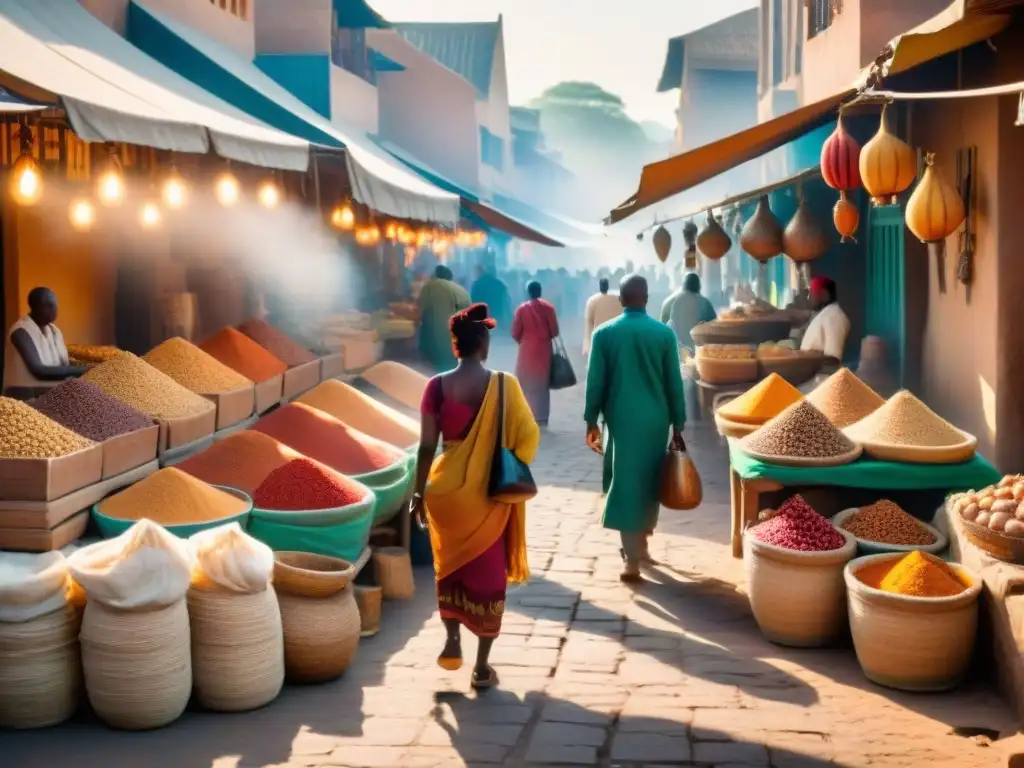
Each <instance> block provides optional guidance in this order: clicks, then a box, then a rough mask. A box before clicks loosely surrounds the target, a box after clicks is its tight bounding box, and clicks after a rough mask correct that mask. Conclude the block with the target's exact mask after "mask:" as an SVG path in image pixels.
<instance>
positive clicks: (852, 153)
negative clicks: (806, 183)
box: [821, 113, 860, 191]
mask: <svg viewBox="0 0 1024 768" xmlns="http://www.w3.org/2000/svg"><path fill="white" fill-rule="evenodd" d="M821 177H822V178H823V179H824V180H825V183H826V184H828V185H829V186H830V187H832V189H838V190H839V191H844V190H851V189H856V188H857V187H859V186H860V144H858V143H857V140H856V139H855V138H853V136H851V135H850V134H849V133H847V131H846V126H844V125H843V115H842V113H840V115H839V121H838V122H837V123H836V129H835V131H833V132H832V135H831V136H829V137H828V139H826V140H825V143H824V144H823V145H822V147H821Z"/></svg>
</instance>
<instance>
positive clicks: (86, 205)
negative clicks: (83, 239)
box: [68, 198, 96, 232]
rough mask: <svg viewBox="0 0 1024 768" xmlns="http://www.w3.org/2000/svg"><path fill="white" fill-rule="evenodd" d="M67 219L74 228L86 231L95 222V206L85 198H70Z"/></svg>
mask: <svg viewBox="0 0 1024 768" xmlns="http://www.w3.org/2000/svg"><path fill="white" fill-rule="evenodd" d="M68 219H69V220H70V221H71V226H72V227H73V228H74V229H76V230H78V231H79V232H88V231H89V230H90V229H92V226H93V224H95V223H96V206H94V205H93V204H92V202H91V201H90V200H86V199H85V198H80V199H78V200H72V201H71V205H69V206H68Z"/></svg>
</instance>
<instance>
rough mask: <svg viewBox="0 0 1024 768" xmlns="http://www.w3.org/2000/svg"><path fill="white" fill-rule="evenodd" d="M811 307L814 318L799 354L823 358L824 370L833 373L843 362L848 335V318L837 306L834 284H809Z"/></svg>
mask: <svg viewBox="0 0 1024 768" xmlns="http://www.w3.org/2000/svg"><path fill="white" fill-rule="evenodd" d="M811 303H812V305H813V307H814V310H815V314H814V317H812V318H811V322H810V323H808V325H807V330H806V331H805V332H804V337H803V340H802V341H801V342H800V349H802V350H817V351H818V352H822V353H823V354H824V355H825V366H824V367H825V369H830V370H836V369H838V367H839V366H840V365H842V361H843V348H844V347H845V346H846V337H847V336H848V335H849V334H850V318H848V317H847V316H846V313H845V312H843V310H842V307H840V306H839V302H838V301H837V294H836V284H835V281H834V280H831V279H830V278H827V277H820V276H819V277H815V278H813V279H812V280H811Z"/></svg>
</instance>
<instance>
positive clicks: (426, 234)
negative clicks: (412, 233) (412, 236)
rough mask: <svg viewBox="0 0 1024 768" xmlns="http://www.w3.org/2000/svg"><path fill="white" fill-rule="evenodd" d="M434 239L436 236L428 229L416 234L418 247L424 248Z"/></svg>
mask: <svg viewBox="0 0 1024 768" xmlns="http://www.w3.org/2000/svg"><path fill="white" fill-rule="evenodd" d="M433 239H434V234H433V233H432V232H430V231H429V230H426V229H421V230H420V231H419V232H418V233H416V245H418V246H420V248H422V247H423V246H424V245H426V244H427V243H429V242H430V241H431V240H433Z"/></svg>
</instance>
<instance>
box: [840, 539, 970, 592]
mask: <svg viewBox="0 0 1024 768" xmlns="http://www.w3.org/2000/svg"><path fill="white" fill-rule="evenodd" d="M855 575H856V577H857V578H858V579H859V580H860V581H862V582H863V583H864V584H866V585H867V586H869V587H872V588H874V589H880V590H882V591H883V592H890V593H892V594H894V595H906V596H908V597H953V596H954V595H959V594H960V593H961V592H963V591H964V590H965V589H967V588H968V587H969V586H970V584H965V583H964V582H963V581H962V579H961V577H960V575H959V574H958V573H957V572H956V571H954V570H953V569H952V568H950V567H949V565H947V564H946V563H945V562H944V561H943V560H941V559H940V558H938V557H935V556H934V555H929V554H926V553H924V552H920V551H917V550H915V551H914V552H910V553H908V554H907V555H904V556H903V557H901V558H900V559H899V560H896V561H893V560H884V561H882V562H880V563H877V562H876V563H873V564H869V565H866V566H864V567H863V568H859V569H858V570H857V571H856V573H855Z"/></svg>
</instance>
